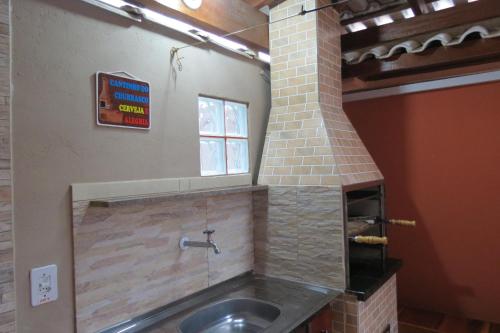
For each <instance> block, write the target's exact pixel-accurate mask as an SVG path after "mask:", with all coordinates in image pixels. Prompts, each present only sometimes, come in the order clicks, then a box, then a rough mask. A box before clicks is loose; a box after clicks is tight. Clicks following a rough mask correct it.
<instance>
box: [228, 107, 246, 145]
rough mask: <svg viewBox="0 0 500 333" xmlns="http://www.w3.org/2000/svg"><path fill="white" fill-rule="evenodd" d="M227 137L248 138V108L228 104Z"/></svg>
mask: <svg viewBox="0 0 500 333" xmlns="http://www.w3.org/2000/svg"><path fill="white" fill-rule="evenodd" d="M225 109H226V135H227V136H241V137H245V138H246V137H248V129H247V106H246V105H245V104H240V103H234V102H226V107H225Z"/></svg>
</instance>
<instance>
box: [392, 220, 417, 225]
mask: <svg viewBox="0 0 500 333" xmlns="http://www.w3.org/2000/svg"><path fill="white" fill-rule="evenodd" d="M389 223H390V224H397V225H402V226H405V227H415V226H416V225H417V222H416V221H414V220H413V221H412V220H395V219H392V220H389Z"/></svg>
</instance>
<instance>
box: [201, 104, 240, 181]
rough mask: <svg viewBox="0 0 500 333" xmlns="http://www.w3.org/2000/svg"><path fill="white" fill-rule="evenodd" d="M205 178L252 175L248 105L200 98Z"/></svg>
mask: <svg viewBox="0 0 500 333" xmlns="http://www.w3.org/2000/svg"><path fill="white" fill-rule="evenodd" d="M198 111H199V115H198V116H199V128H200V167H201V175H202V176H214V175H226V174H239V173H248V172H249V155H248V111H247V105H246V104H243V103H237V102H232V101H226V100H223V99H216V98H209V97H202V96H200V97H199V99H198Z"/></svg>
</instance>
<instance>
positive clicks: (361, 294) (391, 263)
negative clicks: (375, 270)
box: [346, 258, 403, 302]
mask: <svg viewBox="0 0 500 333" xmlns="http://www.w3.org/2000/svg"><path fill="white" fill-rule="evenodd" d="M402 265H403V261H402V260H400V259H393V258H388V259H387V268H386V271H385V273H384V274H382V275H381V276H377V277H369V278H371V279H373V281H372V282H371V283H370V284H369V285H365V286H351V287H350V288H348V289H346V292H347V293H349V294H353V295H356V296H357V298H358V300H359V301H363V302H364V301H366V300H368V298H370V296H372V295H373V294H374V293H376V292H377V290H378V289H379V288H380V287H381V286H382V285H384V283H386V282H387V281H388V280H389V279H390V278H391V277H392V276H393V275H394V274H396V273H397V272H398V271H399V269H400V268H401V266H402ZM354 278H355V277H354Z"/></svg>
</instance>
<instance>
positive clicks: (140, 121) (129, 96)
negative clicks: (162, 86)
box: [96, 72, 151, 129]
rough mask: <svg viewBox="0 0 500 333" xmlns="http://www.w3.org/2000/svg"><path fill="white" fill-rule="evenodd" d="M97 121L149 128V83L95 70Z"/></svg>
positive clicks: (101, 123)
mask: <svg viewBox="0 0 500 333" xmlns="http://www.w3.org/2000/svg"><path fill="white" fill-rule="evenodd" d="M96 76H97V124H98V125H103V126H116V127H129V128H142V129H149V128H151V115H150V105H151V103H150V95H149V83H147V82H144V81H140V80H136V79H130V78H127V77H123V76H119V75H114V74H107V73H101V72H98V73H97V75H96Z"/></svg>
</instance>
